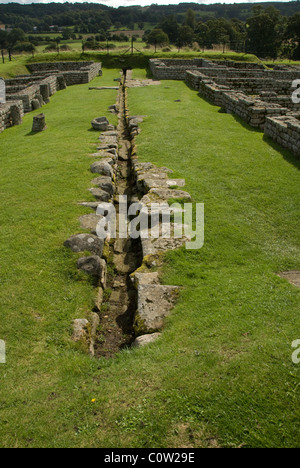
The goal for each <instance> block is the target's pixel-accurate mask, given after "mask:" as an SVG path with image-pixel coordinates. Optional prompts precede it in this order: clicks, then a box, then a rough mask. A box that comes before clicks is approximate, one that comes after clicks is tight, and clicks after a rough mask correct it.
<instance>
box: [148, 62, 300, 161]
mask: <svg viewBox="0 0 300 468" xmlns="http://www.w3.org/2000/svg"><path fill="white" fill-rule="evenodd" d="M150 68H151V71H152V73H153V75H154V77H155V78H156V79H159V80H184V81H185V82H186V83H187V84H188V85H189V86H190V87H191V88H192V89H195V90H197V91H199V94H200V96H202V97H204V98H205V99H207V100H209V101H210V102H211V103H212V104H215V105H217V106H219V107H221V108H222V109H224V110H225V111H226V112H228V113H232V114H235V115H237V116H239V117H240V118H241V119H243V120H244V121H245V122H247V123H248V124H249V125H251V126H252V127H255V128H259V129H261V130H262V131H264V133H265V135H267V136H269V137H271V138H272V139H273V140H274V141H276V142H277V143H279V144H280V145H281V146H283V147H285V148H288V149H290V150H291V151H292V152H293V153H294V154H295V155H296V156H300V104H296V103H294V102H293V101H292V93H293V92H294V91H295V89H294V88H293V87H292V84H293V81H294V80H297V79H300V67H290V66H286V67H285V66H274V67H273V69H272V70H270V69H266V68H265V67H264V65H262V64H258V63H244V62H232V61H226V60H224V61H217V60H216V61H209V60H204V59H195V60H157V59H153V60H150Z"/></svg>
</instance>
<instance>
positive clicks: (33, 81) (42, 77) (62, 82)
mask: <svg viewBox="0 0 300 468" xmlns="http://www.w3.org/2000/svg"><path fill="white" fill-rule="evenodd" d="M28 69H29V71H30V72H31V74H30V75H20V76H17V77H16V78H11V79H8V80H5V81H4V83H5V89H4V90H3V85H2V93H1V81H0V95H2V99H1V96H0V133H1V132H3V131H4V130H5V129H6V128H9V127H11V126H13V125H17V124H20V123H22V118H23V116H24V114H26V113H28V112H31V111H33V110H36V109H39V108H41V107H42V106H43V105H44V104H47V103H48V102H49V101H50V97H51V96H52V95H53V94H55V93H56V92H57V91H60V90H62V89H65V88H66V87H67V86H71V85H76V84H84V83H89V82H90V81H91V80H93V79H94V78H95V77H96V76H97V75H102V70H101V63H95V62H57V63H34V64H30V65H28Z"/></svg>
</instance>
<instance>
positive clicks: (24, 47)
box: [13, 42, 35, 52]
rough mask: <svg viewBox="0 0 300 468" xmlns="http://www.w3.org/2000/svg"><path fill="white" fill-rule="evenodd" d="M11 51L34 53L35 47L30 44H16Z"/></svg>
mask: <svg viewBox="0 0 300 468" xmlns="http://www.w3.org/2000/svg"><path fill="white" fill-rule="evenodd" d="M13 50H14V51H15V52H34V51H35V47H34V45H33V44H32V43H31V42H17V43H16V44H15V45H14V48H13Z"/></svg>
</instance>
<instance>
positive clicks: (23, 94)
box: [7, 85, 40, 113]
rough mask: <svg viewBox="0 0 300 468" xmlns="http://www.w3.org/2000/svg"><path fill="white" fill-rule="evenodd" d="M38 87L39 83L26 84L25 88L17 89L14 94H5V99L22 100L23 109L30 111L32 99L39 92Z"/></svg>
mask: <svg viewBox="0 0 300 468" xmlns="http://www.w3.org/2000/svg"><path fill="white" fill-rule="evenodd" d="M39 91H40V87H39V85H32V86H28V87H27V88H25V89H23V90H22V91H19V92H17V93H15V94H10V95H8V96H7V101H22V102H23V111H24V113H26V112H31V111H32V101H33V99H35V98H36V96H37V94H39Z"/></svg>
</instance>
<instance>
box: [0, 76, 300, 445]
mask: <svg viewBox="0 0 300 468" xmlns="http://www.w3.org/2000/svg"><path fill="white" fill-rule="evenodd" d="M141 75H142V74H141V72H140V71H139V72H138V76H141ZM117 76H118V72H117V71H116V70H104V76H103V77H102V78H96V79H95V81H94V82H93V85H98V84H99V85H100V83H101V84H111V83H112V82H113V78H115V77H117ZM88 86H89V85H82V86H74V87H69V88H68V89H67V90H64V91H61V92H59V93H57V94H55V95H54V96H53V97H52V98H51V102H50V104H48V105H47V106H45V107H44V108H43V112H44V113H45V115H46V120H47V124H48V130H47V131H45V132H43V133H40V134H37V135H31V134H30V132H31V125H32V117H33V115H34V113H31V114H28V115H26V116H25V118H24V123H23V125H21V126H19V127H13V128H12V129H9V130H6V131H5V132H4V133H2V134H1V135H0V161H1V172H0V198H1V205H0V206H1V208H0V224H1V230H0V239H1V246H2V248H1V251H0V264H1V273H0V297H1V303H0V317H1V321H0V339H2V340H5V342H6V346H7V364H5V365H1V364H0V383H1V392H0V446H1V447H114V448H118V447H206V446H224V447H231V446H234V447H238V446H245V447H271V446H277V447H279V446H286V447H288V446H289V447H292V446H293V447H296V446H299V407H300V406H299V390H298V389H299V378H300V370H299V366H297V365H294V364H292V361H291V353H292V351H293V350H292V348H291V342H292V341H293V340H295V339H297V338H299V325H300V323H299V322H300V320H299V298H300V292H299V290H297V289H296V288H295V287H293V286H291V285H289V284H288V283H287V282H286V281H284V280H282V279H280V278H278V277H277V276H275V275H274V272H275V271H280V270H287V269H297V268H298V269H299V263H300V258H299V230H298V226H299V224H298V223H299V203H298V201H299V196H298V195H299V163H298V162H296V160H295V159H294V158H293V157H292V156H291V155H290V153H289V152H287V151H283V150H280V148H279V147H278V146H276V145H270V144H269V141H264V140H263V136H262V134H261V133H260V132H256V131H253V130H251V129H250V128H249V127H247V126H246V125H243V124H241V122H240V121H238V120H236V119H235V118H234V117H233V116H230V115H227V114H221V113H220V112H219V109H218V108H217V107H213V106H211V105H210V104H208V103H206V102H205V101H203V100H201V99H200V98H199V97H198V96H197V93H195V92H194V91H191V90H190V89H189V88H187V87H186V85H185V84H184V83H181V82H173V81H172V82H163V83H162V85H161V86H158V87H155V86H151V87H149V88H136V89H132V90H130V111H131V114H132V115H133V114H142V115H147V116H148V117H147V118H146V119H145V121H144V123H143V124H142V129H143V130H142V133H141V134H140V135H139V137H138V146H139V155H140V158H141V159H142V160H144V161H152V162H154V163H157V164H161V165H166V166H168V167H170V168H171V169H173V170H174V171H175V175H178V176H182V177H185V178H186V181H187V187H186V188H187V190H188V191H189V192H190V193H191V194H192V196H193V198H194V200H195V201H199V202H204V203H205V209H206V230H205V234H206V241H205V245H204V247H203V248H202V249H201V250H200V251H189V252H186V251H185V250H184V249H181V250H178V251H176V252H171V253H169V254H168V256H167V263H166V266H165V276H164V281H165V282H166V283H167V284H174V285H176V284H178V285H182V286H183V290H182V294H181V297H180V300H179V302H178V305H177V306H176V308H175V309H174V311H173V313H172V316H171V317H170V318H169V320H168V321H167V322H166V327H165V330H164V333H163V336H162V337H161V338H160V339H159V341H157V342H156V343H154V344H152V345H150V346H148V347H146V348H143V349H136V350H127V351H126V350H124V351H122V352H120V353H118V355H116V357H115V358H114V359H111V360H105V359H100V360H97V359H93V358H90V357H89V356H87V355H85V354H84V353H83V352H82V351H81V350H80V349H79V348H78V347H77V346H76V345H74V344H73V343H72V342H71V340H70V331H71V323H72V320H73V319H74V318H80V317H84V316H85V314H86V312H87V311H88V310H89V309H90V307H91V301H92V293H93V288H92V284H91V283H90V281H89V279H88V278H86V277H85V276H83V275H82V274H80V273H78V271H77V270H76V267H75V264H76V255H75V254H73V253H71V252H69V251H68V250H67V249H65V248H64V247H63V245H62V244H63V242H64V240H65V239H67V238H68V237H69V236H70V235H72V234H75V233H77V232H80V229H79V228H78V221H77V218H78V217H79V216H80V215H81V214H85V213H86V212H88V211H86V210H85V209H84V208H82V207H79V206H77V204H76V202H77V201H79V200H84V199H85V200H88V199H91V198H89V196H90V194H89V193H88V192H87V189H88V188H89V186H90V185H89V184H90V181H91V179H92V178H93V177H92V174H90V172H89V165H90V159H89V157H88V156H87V155H88V153H90V152H93V149H94V147H93V144H94V143H96V141H97V136H98V135H97V133H94V132H91V131H89V130H90V121H91V120H92V119H93V118H94V117H96V116H100V115H108V116H109V118H110V121H111V122H112V123H115V120H114V119H115V117H113V116H111V114H109V113H108V112H107V108H108V106H109V105H111V104H113V103H114V102H115V99H116V92H115V91H99V92H98V91H89V90H88ZM166 87H169V88H168V89H167V88H166ZM176 99H181V102H176V103H175V102H174V101H175V100H176ZM37 112H39V111H37ZM94 399H95V401H94V402H92V400H94Z"/></svg>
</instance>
